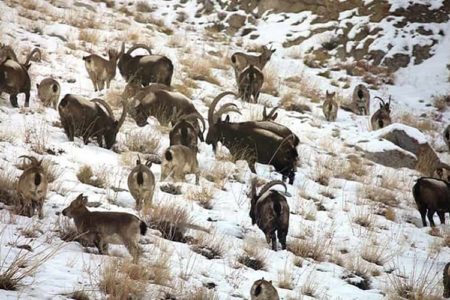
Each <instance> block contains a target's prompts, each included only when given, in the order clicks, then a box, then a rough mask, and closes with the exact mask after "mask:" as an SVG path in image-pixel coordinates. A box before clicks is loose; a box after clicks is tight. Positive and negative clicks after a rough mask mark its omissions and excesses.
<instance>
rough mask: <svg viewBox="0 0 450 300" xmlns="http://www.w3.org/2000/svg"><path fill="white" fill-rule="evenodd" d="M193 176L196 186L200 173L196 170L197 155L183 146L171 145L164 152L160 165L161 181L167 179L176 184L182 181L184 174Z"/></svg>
mask: <svg viewBox="0 0 450 300" xmlns="http://www.w3.org/2000/svg"><path fill="white" fill-rule="evenodd" d="M192 173H193V174H195V184H198V182H199V178H200V171H199V168H198V161H197V153H196V152H195V151H193V150H192V149H190V148H188V147H186V146H184V145H173V146H170V147H169V148H167V150H166V151H165V152H164V158H163V161H162V163H161V181H163V180H165V179H166V178H167V177H169V176H172V178H173V179H174V180H175V181H176V182H178V181H183V180H184V178H185V176H186V174H192Z"/></svg>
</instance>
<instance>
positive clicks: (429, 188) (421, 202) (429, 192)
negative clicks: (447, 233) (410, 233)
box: [412, 177, 450, 227]
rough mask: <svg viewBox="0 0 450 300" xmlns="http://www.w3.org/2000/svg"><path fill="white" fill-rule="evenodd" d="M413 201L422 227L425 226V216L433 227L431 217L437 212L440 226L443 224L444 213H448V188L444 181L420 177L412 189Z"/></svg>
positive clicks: (449, 191)
mask: <svg viewBox="0 0 450 300" xmlns="http://www.w3.org/2000/svg"><path fill="white" fill-rule="evenodd" d="M412 192H413V196H414V200H415V201H416V204H417V208H418V210H419V212H420V215H421V217H422V223H423V226H427V221H426V220H425V215H427V216H428V220H429V221H430V225H431V226H432V227H434V226H435V225H434V221H433V215H434V213H435V212H437V214H438V216H439V219H440V221H441V224H445V213H446V212H450V186H449V184H448V183H447V182H446V181H443V180H439V179H435V178H430V177H421V178H419V179H417V182H416V183H415V184H414V186H413V189H412Z"/></svg>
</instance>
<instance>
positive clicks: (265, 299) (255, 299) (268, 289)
mask: <svg viewBox="0 0 450 300" xmlns="http://www.w3.org/2000/svg"><path fill="white" fill-rule="evenodd" d="M279 299H280V297H279V296H278V292H277V290H276V289H275V287H274V286H273V285H272V281H267V280H264V278H261V279H259V280H256V281H255V282H254V283H253V285H252V288H251V290H250V300H279Z"/></svg>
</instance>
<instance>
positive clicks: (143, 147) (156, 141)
mask: <svg viewBox="0 0 450 300" xmlns="http://www.w3.org/2000/svg"><path fill="white" fill-rule="evenodd" d="M125 145H126V146H127V147H128V150H130V151H134V152H140V153H144V154H158V153H159V150H160V148H161V136H160V134H159V132H157V131H156V130H151V131H147V132H144V131H138V130H135V131H131V132H128V133H126V134H125Z"/></svg>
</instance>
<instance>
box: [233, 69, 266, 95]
mask: <svg viewBox="0 0 450 300" xmlns="http://www.w3.org/2000/svg"><path fill="white" fill-rule="evenodd" d="M263 83H264V75H263V73H262V72H261V70H260V69H258V68H257V67H255V66H253V65H249V66H248V67H246V68H245V69H244V70H243V71H242V72H241V73H240V74H239V77H238V87H239V97H241V98H242V101H245V102H250V103H257V102H258V97H259V93H260V91H261V88H262V85H263Z"/></svg>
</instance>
